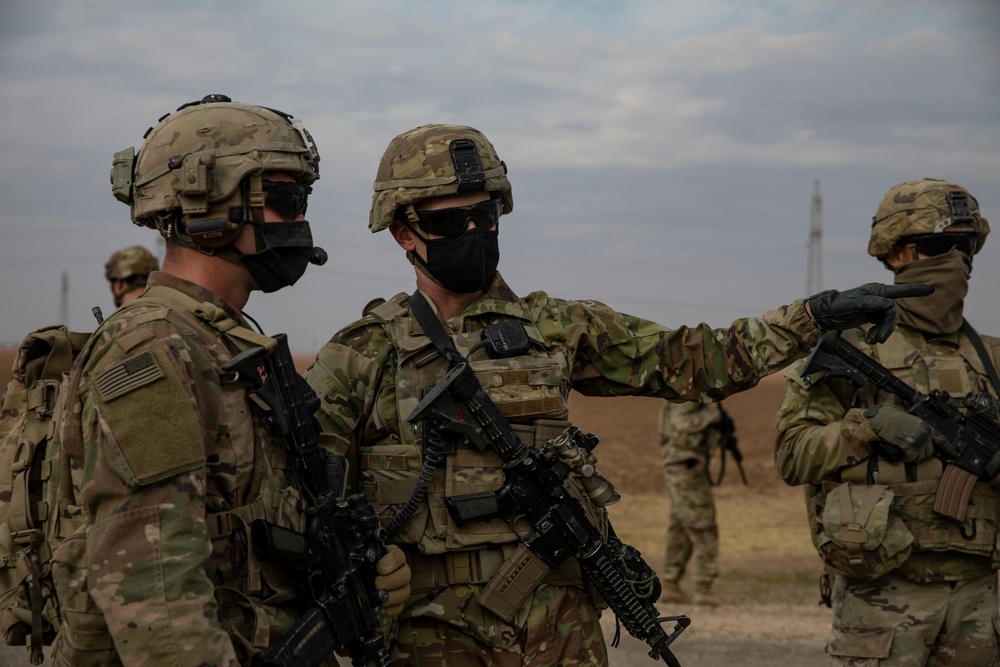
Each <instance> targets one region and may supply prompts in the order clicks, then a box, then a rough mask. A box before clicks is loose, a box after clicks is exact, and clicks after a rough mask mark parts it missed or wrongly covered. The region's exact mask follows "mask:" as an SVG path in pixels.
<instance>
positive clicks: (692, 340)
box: [306, 125, 926, 666]
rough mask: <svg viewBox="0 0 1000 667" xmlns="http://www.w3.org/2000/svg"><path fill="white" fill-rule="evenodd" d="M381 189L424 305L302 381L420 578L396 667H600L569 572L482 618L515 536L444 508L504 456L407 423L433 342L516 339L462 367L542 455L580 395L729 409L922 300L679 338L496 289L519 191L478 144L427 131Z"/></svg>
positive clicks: (450, 131) (842, 304) (379, 227)
mask: <svg viewBox="0 0 1000 667" xmlns="http://www.w3.org/2000/svg"><path fill="white" fill-rule="evenodd" d="M374 189H375V195H374V197H373V200H372V208H371V215H370V218H369V223H368V224H369V229H371V231H372V232H381V231H384V230H389V233H390V234H391V236H392V238H393V239H394V241H395V242H396V243H397V244H398V245H399V247H400V248H401V249H402V250H403V251H404V252H405V253H406V258H407V260H408V261H409V262H410V263H412V265H413V267H414V272H415V275H416V282H417V290H418V291H417V292H415V293H414V294H413V295H412V296H410V295H407V294H397V295H396V296H394V297H392V298H391V299H389V300H388V301H386V300H384V299H376V300H374V301H372V302H370V303H369V305H368V306H367V307H366V308H365V311H364V314H363V317H362V319H360V320H358V321H357V322H355V323H353V324H351V325H349V326H347V327H346V328H344V329H342V330H341V331H340V332H338V333H337V334H336V335H334V337H333V339H332V340H331V341H330V342H329V343H328V344H327V345H326V346H324V348H323V349H322V350H321V351H320V353H319V355H318V356H317V359H316V362H315V364H314V365H313V366H312V368H311V369H310V370H309V372H308V373H307V376H306V377H307V379H308V380H309V382H310V384H312V386H313V387H314V388H315V389H316V391H317V393H319V395H320V397H321V399H322V403H321V409H320V414H319V418H320V422H321V423H322V424H323V427H324V431H326V432H327V435H328V436H329V437H330V438H331V440H333V441H335V442H336V443H337V447H338V448H339V451H340V452H342V453H344V454H345V455H347V457H348V459H349V461H350V462H351V468H350V469H351V471H352V473H353V474H354V475H355V477H354V479H353V480H352V481H353V483H354V484H355V485H356V488H357V489H359V490H361V491H363V492H364V494H365V495H366V496H367V497H368V498H369V499H370V501H371V502H372V504H373V505H375V507H376V509H378V511H379V515H380V518H381V519H382V520H383V521H388V522H389V526H390V535H389V540H390V541H393V542H396V543H398V544H400V545H402V546H403V548H404V550H405V551H406V554H407V559H408V560H409V561H410V563H411V565H412V568H413V589H412V595H411V596H410V599H409V600H407V602H406V605H405V608H404V611H403V613H402V614H401V615H400V624H399V628H398V632H397V634H396V643H395V646H394V652H393V657H394V659H395V661H396V664H398V665H414V664H449V665H450V664H455V665H459V664H461V665H476V664H482V665H520V664H532V665H569V666H572V665H604V664H607V654H606V649H605V643H604V638H603V635H602V633H601V626H600V622H599V612H598V608H597V606H596V605H595V603H594V601H593V600H592V599H591V597H590V595H589V593H588V591H587V588H586V586H585V584H584V582H583V581H582V579H581V571H580V568H579V565H578V564H577V562H576V560H575V559H573V558H571V559H569V560H568V561H566V562H565V563H564V564H563V565H562V566H560V567H559V568H557V569H555V570H553V571H552V572H551V573H550V574H549V575H548V576H547V577H546V578H545V579H544V580H543V581H542V582H541V583H540V584H539V585H538V586H537V587H536V586H532V587H530V588H529V590H527V591H525V592H524V596H525V597H524V598H523V602H520V601H519V602H518V604H517V605H516V606H514V610H515V611H514V613H513V616H512V617H511V618H508V619H506V620H505V619H504V618H502V617H500V616H498V615H496V614H495V613H493V612H492V611H490V610H489V609H487V608H486V607H485V606H484V605H483V604H481V603H480V595H481V594H482V593H483V591H484V588H485V587H486V586H487V584H488V582H489V581H490V579H491V577H492V576H493V574H494V573H496V572H497V571H498V570H499V569H500V568H501V566H502V565H503V564H504V561H505V559H507V558H508V557H509V556H511V554H513V553H514V552H515V548H516V547H517V544H518V535H517V534H515V533H514V532H513V531H512V530H511V529H510V527H509V526H508V525H507V523H506V522H505V521H504V520H502V519H499V518H493V519H488V520H485V519H484V520H478V521H470V522H463V523H462V524H460V523H459V522H458V521H456V520H455V519H454V518H453V517H452V515H451V514H450V513H449V511H448V508H447V503H446V499H448V498H450V497H452V496H458V495H462V494H466V493H472V492H484V493H489V492H493V491H496V490H498V489H499V488H500V485H501V483H502V481H503V478H504V475H503V471H502V468H501V460H500V457H499V456H497V455H496V454H495V453H494V452H493V451H491V450H486V451H482V452H479V451H476V450H475V449H474V448H472V447H470V446H469V445H468V444H466V443H464V442H463V441H462V439H461V438H455V437H448V438H442V439H438V438H436V437H425V434H424V433H423V431H422V429H416V430H411V429H410V427H409V424H407V422H406V418H407V416H408V415H410V413H411V412H412V411H413V409H414V408H415V407H416V405H417V403H418V402H419V401H420V399H421V396H422V395H423V392H424V391H425V390H427V389H429V388H430V387H433V386H434V385H435V384H436V383H438V382H439V381H440V380H441V379H442V378H443V377H444V376H445V374H446V373H447V371H448V368H449V362H448V361H447V360H446V359H445V357H444V355H443V354H442V353H441V352H439V351H438V349H437V347H436V344H435V342H434V341H432V338H431V337H430V336H429V335H428V330H440V329H441V328H443V332H442V334H441V335H442V336H443V337H444V338H447V339H450V343H451V345H453V346H454V348H455V350H456V351H457V353H458V354H459V355H461V356H463V357H465V356H468V355H469V352H470V349H471V348H472V347H473V346H474V345H475V344H476V343H477V342H479V341H480V339H481V337H482V334H483V330H484V328H485V327H486V326H487V325H492V324H496V323H498V322H504V323H506V324H517V325H520V326H521V327H523V329H524V330H525V333H526V334H527V336H528V339H529V340H530V348H529V350H528V351H527V352H523V353H520V354H519V355H516V356H512V357H506V358H503V359H491V358H488V355H487V354H486V351H485V350H482V349H479V348H477V350H478V351H477V352H476V353H475V354H474V355H472V358H471V359H470V360H469V365H470V368H471V370H472V371H473V372H474V373H475V374H476V376H477V378H478V380H479V382H480V383H481V384H482V386H483V387H484V389H485V391H486V392H487V394H488V395H489V397H490V398H491V399H492V401H493V402H494V403H495V404H496V405H497V407H498V409H499V410H500V412H501V413H502V414H503V415H504V416H505V417H506V418H507V419H508V421H509V422H510V423H511V425H512V427H513V428H514V429H515V431H516V433H517V434H518V435H519V438H520V440H521V441H523V442H524V443H527V445H528V446H533V447H540V446H544V445H545V443H546V442H547V441H549V440H551V439H553V438H556V437H557V436H559V435H560V434H561V433H562V432H563V431H564V430H565V429H566V428H567V426H568V425H569V421H568V420H569V413H568V403H567V398H568V394H569V392H570V390H571V389H576V390H578V391H580V392H582V393H584V394H588V395H599V396H624V395H647V396H659V397H661V398H666V399H671V400H696V399H700V398H701V397H703V396H709V397H711V398H714V399H716V400H718V399H721V398H723V397H725V396H727V395H729V394H732V393H734V392H737V391H742V390H744V389H748V388H750V387H752V386H754V385H755V384H756V383H757V382H758V381H759V380H760V378H761V377H763V376H765V375H767V374H769V373H772V372H774V371H776V370H778V369H780V368H782V367H784V366H785V365H787V364H788V363H790V362H791V361H792V360H794V359H796V358H798V357H801V356H804V355H805V354H806V353H807V352H808V350H809V349H810V348H811V347H812V346H813V344H815V342H816V341H817V340H818V338H819V335H820V332H821V331H823V330H826V329H830V328H833V327H837V328H844V327H847V326H857V325H858V324H860V323H862V322H866V321H871V322H877V323H878V324H877V325H876V328H878V329H879V330H881V331H882V332H883V333H884V334H885V335H887V334H888V332H889V331H890V330H891V329H892V326H893V323H894V321H895V319H896V313H895V308H894V306H893V302H892V300H891V299H890V298H885V297H886V296H901V295H904V294H901V293H900V291H902V292H906V293H912V294H920V293H926V290H925V289H922V288H919V287H918V288H889V289H886V288H885V286H881V285H878V286H866V287H865V288H859V289H857V290H852V291H850V292H845V293H837V292H834V291H832V290H831V291H829V292H824V293H822V294H820V295H817V296H815V297H813V298H812V299H811V300H810V301H809V306H808V307H807V305H806V302H805V301H796V302H795V303H793V304H792V305H790V306H784V307H781V308H779V309H777V310H774V311H770V312H768V313H767V314H765V315H764V316H763V317H760V318H747V319H741V320H737V321H736V322H734V323H733V325H732V326H731V327H729V328H724V329H721V330H714V329H710V328H709V327H708V326H705V325H702V326H698V327H694V328H687V327H682V328H679V329H676V330H672V329H668V328H666V327H663V326H660V325H658V324H655V323H653V322H649V321H647V320H643V319H640V318H637V317H631V316H627V315H623V314H621V313H618V312H615V311H614V310H612V309H611V308H609V307H608V306H606V305H604V304H601V303H597V302H594V301H565V300H561V299H556V298H551V297H549V296H548V295H546V294H545V293H543V292H533V293H531V294H529V295H528V296H526V297H523V298H522V297H518V296H517V295H516V294H514V292H513V291H512V290H511V289H510V287H508V285H507V283H506V282H505V281H504V279H503V278H502V277H501V276H500V274H499V273H498V272H497V265H498V262H499V258H500V249H499V240H498V239H499V223H500V216H501V215H505V214H508V213H510V212H511V210H512V209H513V203H514V200H513V196H512V192H511V184H510V181H509V180H508V179H507V167H506V165H505V164H504V163H503V162H502V161H501V160H500V158H499V156H498V155H497V153H496V151H495V150H494V148H493V145H492V144H491V143H490V142H489V140H488V139H487V138H486V137H485V136H484V135H483V134H482V133H481V132H479V131H478V130H475V129H473V128H471V127H465V126H458V125H425V126H422V127H418V128H415V129H413V130H410V131H408V132H404V133H403V134H401V135H399V136H397V137H396V138H394V139H393V140H392V141H391V142H390V143H389V146H388V148H387V149H386V151H385V153H384V155H383V156H382V159H381V161H380V163H379V166H378V171H377V174H376V177H375V185H374ZM911 289H912V291H911ZM418 311H419V312H418ZM430 318H434V319H436V320H437V324H436V325H435V324H430V322H432V320H431V319H430ZM421 322H427V323H428V324H429V329H428V326H427V325H424V324H422V323H421ZM598 458H600V455H599V453H598ZM569 483H570V484H573V485H574V486H575V485H576V484H577V480H576V477H573V476H571V478H570V481H569ZM582 496H583V497H584V499H586V498H587V496H586V494H585V493H583V494H582ZM585 502H587V501H586V500H585ZM586 510H587V511H588V513H589V514H590V515H591V517H592V519H593V520H594V522H595V523H596V524H597V525H598V526H604V525H605V522H606V514H605V510H604V509H603V507H596V506H593V505H590V504H589V503H588V506H587V507H586ZM397 516H398V517H399V518H398V519H397ZM517 599H518V600H521V599H522V598H521V597H518V598H517Z"/></svg>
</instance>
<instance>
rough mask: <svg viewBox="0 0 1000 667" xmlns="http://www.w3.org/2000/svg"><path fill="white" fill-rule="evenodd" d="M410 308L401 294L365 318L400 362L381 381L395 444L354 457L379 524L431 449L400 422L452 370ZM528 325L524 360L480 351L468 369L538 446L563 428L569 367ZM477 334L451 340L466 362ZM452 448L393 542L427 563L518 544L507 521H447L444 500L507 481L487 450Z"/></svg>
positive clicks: (406, 492)
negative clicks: (413, 549)
mask: <svg viewBox="0 0 1000 667" xmlns="http://www.w3.org/2000/svg"><path fill="white" fill-rule="evenodd" d="M407 300H408V297H407V295H405V294H399V295H396V296H395V297H393V298H392V299H391V300H389V301H386V302H383V303H381V304H380V305H377V306H375V307H374V308H371V309H369V310H368V312H367V313H366V315H367V316H368V317H370V318H373V319H375V320H376V321H378V322H379V323H380V325H381V327H382V329H383V330H384V331H385V333H386V335H387V336H388V338H389V340H390V342H391V345H392V347H393V349H394V350H395V351H396V355H397V357H396V367H395V368H394V369H387V370H386V374H387V375H389V374H394V375H395V384H394V387H389V388H388V389H386V390H385V392H394V396H392V397H391V400H392V401H393V404H394V409H395V411H396V415H398V420H399V424H398V428H397V429H396V431H397V435H396V437H394V438H393V439H392V440H390V441H383V442H381V443H377V444H374V445H372V446H364V447H362V448H361V451H360V452H359V468H360V470H361V478H360V481H359V486H360V490H361V491H362V492H363V493H364V494H365V496H366V497H367V498H368V500H369V502H371V503H372V505H373V506H374V507H375V509H376V510H377V511H378V512H379V516H380V517H381V518H382V519H383V521H386V520H388V519H390V518H391V517H392V516H393V515H394V514H395V513H396V512H397V511H398V510H399V509H400V507H401V506H402V504H403V503H405V502H406V501H407V499H409V497H410V494H411V492H412V490H413V488H414V485H415V481H416V478H417V476H418V474H419V472H420V466H421V461H422V457H423V456H424V454H425V451H426V449H425V448H426V447H427V446H428V444H427V443H426V442H425V433H424V428H423V427H422V426H421V428H419V429H418V430H417V432H416V433H414V432H413V431H411V429H409V428H408V424H406V422H405V419H406V417H407V416H408V415H409V414H410V413H411V412H412V411H413V409H414V408H415V407H416V406H417V403H418V402H419V401H420V399H421V397H422V395H423V392H425V391H426V390H429V389H430V388H432V387H433V386H434V385H435V384H437V382H438V381H440V380H441V378H443V377H444V375H445V374H446V372H447V370H448V364H447V361H446V360H445V359H444V358H443V357H442V356H441V355H440V353H439V352H438V350H437V349H436V348H435V347H434V345H433V343H432V342H431V340H430V338H429V337H428V336H427V335H426V334H424V332H423V331H422V330H420V327H419V325H418V324H417V323H416V321H415V319H414V318H413V317H412V315H411V314H410V312H409V308H408V306H407V305H406V304H407ZM467 322H468V320H467ZM524 324H525V330H526V332H527V334H528V338H529V340H530V341H531V343H532V347H531V350H530V351H529V352H528V353H527V354H525V355H523V356H520V357H514V358H509V359H489V358H488V357H487V355H486V353H485V352H483V351H479V352H477V353H476V354H475V355H474V359H473V360H472V361H470V364H469V365H470V367H471V369H472V371H473V373H475V375H476V377H477V378H478V379H479V381H480V383H481V384H482V386H483V388H484V389H485V391H486V393H487V394H488V395H489V397H490V398H491V399H492V400H493V402H494V403H495V404H496V405H497V408H498V409H499V410H500V412H501V414H503V416H504V417H505V418H507V420H508V421H509V422H510V423H511V425H512V427H513V428H514V430H515V432H516V433H517V434H518V436H519V437H520V439H521V440H522V441H523V442H524V443H525V444H526V445H528V446H532V447H539V446H541V445H543V444H544V443H545V442H546V441H548V440H550V439H552V438H555V437H556V436H558V435H559V434H561V433H562V432H563V431H564V430H565V429H566V427H567V426H569V423H568V422H567V421H566V418H567V416H568V412H569V409H568V404H567V401H566V393H567V392H568V391H569V378H568V377H567V376H566V371H565V369H566V367H567V360H566V359H564V358H561V357H549V356H548V355H547V354H546V349H545V345H544V341H543V339H542V337H541V334H540V333H539V332H538V329H537V327H536V326H535V325H534V323H524ZM480 335H481V331H479V330H476V331H466V332H462V333H459V334H456V335H453V336H451V339H452V342H453V343H454V345H455V348H456V350H457V351H458V352H459V353H460V354H462V355H463V356H465V355H467V354H468V351H469V349H470V348H471V347H472V346H473V345H474V344H475V343H477V342H478V341H479V339H480ZM385 392H384V393H385ZM383 400H389V397H388V396H379V397H376V405H375V409H374V412H375V414H374V419H375V420H376V422H379V421H383V422H384V421H385V420H384V419H382V418H381V417H380V415H379V404H381V403H382V401H383ZM448 444H451V445H454V446H455V451H454V453H452V454H448V455H447V456H446V457H445V462H444V464H443V466H442V467H441V468H439V469H438V470H437V471H436V473H435V474H434V477H433V481H432V483H431V485H430V488H429V492H428V495H427V502H426V503H424V505H423V506H422V507H421V508H420V509H419V510H418V511H417V513H416V514H415V515H414V516H413V517H412V518H411V519H410V520H409V521H407V522H406V523H405V524H404V525H403V528H402V529H401V531H400V532H399V533H397V534H396V535H395V536H392V537H391V538H390V539H392V540H393V541H397V542H400V543H402V544H415V545H419V546H420V553H422V554H427V555H432V554H443V553H446V552H449V551H452V550H467V549H474V548H480V547H485V546H487V545H503V544H511V543H514V542H516V541H517V535H515V533H514V532H513V531H511V529H510V528H509V526H508V524H507V522H506V521H504V519H503V518H500V517H497V518H493V519H489V520H482V521H474V522H470V523H467V524H465V525H464V526H461V527H460V526H458V525H457V524H456V523H455V521H454V520H453V519H452V517H451V516H450V515H449V513H448V510H447V508H446V506H445V502H444V499H445V498H446V497H451V496H459V495H464V494H468V493H480V492H486V491H496V490H498V489H499V488H500V486H501V484H502V482H503V477H504V476H503V471H502V461H501V460H500V458H499V457H498V456H497V455H496V454H495V453H493V452H492V451H489V450H487V451H484V452H477V451H476V450H475V449H473V448H471V447H469V446H468V445H466V444H464V443H462V442H454V443H448ZM587 509H588V511H590V512H591V514H592V516H595V517H602V516H603V511H602V510H597V509H595V508H593V507H588V508H587ZM501 560H502V559H501Z"/></svg>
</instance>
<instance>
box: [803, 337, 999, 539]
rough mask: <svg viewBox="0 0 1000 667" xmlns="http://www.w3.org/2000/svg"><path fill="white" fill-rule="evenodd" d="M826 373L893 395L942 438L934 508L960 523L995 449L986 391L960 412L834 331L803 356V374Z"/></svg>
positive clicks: (994, 422)
mask: <svg viewBox="0 0 1000 667" xmlns="http://www.w3.org/2000/svg"><path fill="white" fill-rule="evenodd" d="M819 371H827V372H828V374H829V376H830V377H840V378H844V379H846V380H848V381H849V382H851V383H852V384H853V385H854V386H856V387H861V386H863V385H864V384H865V382H870V383H871V384H872V385H874V386H875V387H877V388H879V389H882V390H884V391H888V392H890V393H892V394H895V395H896V396H898V397H899V398H900V399H901V400H902V401H903V404H904V405H905V406H906V407H907V408H908V410H909V412H910V413H911V414H913V415H915V416H917V417H919V418H920V419H922V420H924V421H925V422H927V424H929V425H930V426H931V428H933V429H934V430H935V431H937V432H938V434H940V435H941V436H943V437H944V439H945V440H946V441H947V443H948V446H947V451H942V450H941V448H938V449H936V452H935V453H936V455H937V456H938V457H940V458H941V460H942V462H943V463H944V473H943V474H942V476H941V482H940V484H939V486H938V491H937V497H936V498H935V501H934V511H935V512H937V513H938V514H941V515H942V516H947V517H950V518H952V519H955V520H957V521H964V520H965V514H966V508H967V507H968V505H969V497H970V495H971V494H972V489H973V487H974V486H975V483H976V481H977V480H979V479H984V475H985V473H986V465H987V464H988V463H989V462H990V460H991V459H992V458H993V456H994V455H995V454H996V453H997V452H998V451H1000V421H998V418H997V404H996V400H995V399H993V398H992V397H991V396H989V395H987V394H969V395H967V396H965V397H964V399H963V401H962V405H963V406H964V407H965V408H966V409H965V411H963V410H961V409H960V408H959V407H958V405H957V401H956V400H955V399H954V398H953V397H952V396H950V395H949V394H948V393H947V392H944V391H941V390H939V389H934V390H931V391H930V392H929V393H927V394H924V393H921V392H919V391H917V390H916V389H913V388H912V387H910V386H909V385H908V384H906V383H905V382H903V381H902V380H900V379H899V378H897V377H896V376H895V375H893V374H892V372H891V371H889V370H888V369H887V368H885V367H884V366H882V365H881V364H879V363H878V362H876V361H875V360H874V359H872V358H870V357H868V356H867V355H866V354H864V353H863V352H861V350H859V349H857V348H856V347H854V346H853V345H851V344H850V343H848V342H847V341H845V340H844V339H843V338H841V337H840V335H839V332H837V331H831V332H828V333H826V334H824V335H823V337H822V338H821V339H820V342H819V344H817V345H816V348H815V349H814V350H813V352H812V354H811V355H810V356H809V358H808V359H807V360H806V363H805V365H804V366H803V368H802V377H803V378H806V377H808V376H809V375H812V374H813V373H816V372H819Z"/></svg>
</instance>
